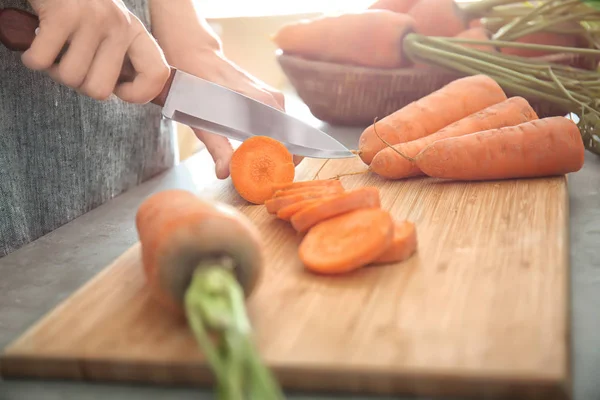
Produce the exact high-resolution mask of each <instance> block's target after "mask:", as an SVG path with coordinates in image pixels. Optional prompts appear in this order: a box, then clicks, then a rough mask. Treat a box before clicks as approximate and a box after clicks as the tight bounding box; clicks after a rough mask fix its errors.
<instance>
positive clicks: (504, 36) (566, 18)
mask: <svg viewBox="0 0 600 400" xmlns="http://www.w3.org/2000/svg"><path fill="white" fill-rule="evenodd" d="M591 14H597V12H595V11H583V12H580V13H573V14H568V15H565V16H562V17H559V18H556V19H550V20H546V21H544V22H540V23H537V24H532V25H531V26H530V27H528V28H524V29H522V30H520V31H517V32H514V33H513V34H512V35H509V34H506V33H501V34H500V35H499V34H498V33H496V34H495V35H493V37H492V39H494V40H496V39H504V40H509V41H510V40H515V39H518V38H520V37H523V36H525V35H529V34H532V33H535V32H539V31H542V30H544V28H546V27H548V26H552V25H554V24H558V23H561V22H569V21H573V20H580V19H581V17H583V16H586V15H591Z"/></svg>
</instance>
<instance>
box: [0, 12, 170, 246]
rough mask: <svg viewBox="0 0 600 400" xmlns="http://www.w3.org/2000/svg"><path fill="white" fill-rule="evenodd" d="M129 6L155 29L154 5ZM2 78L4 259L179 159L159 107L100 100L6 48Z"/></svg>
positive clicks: (0, 58)
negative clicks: (55, 79) (24, 61)
mask: <svg viewBox="0 0 600 400" xmlns="http://www.w3.org/2000/svg"><path fill="white" fill-rule="evenodd" d="M125 3H127V5H128V6H129V7H130V10H131V11H132V12H133V13H134V14H136V15H137V16H138V17H139V18H140V19H141V20H142V22H144V23H145V24H146V26H147V27H148V28H149V29H150V26H149V22H150V21H149V12H148V10H147V4H146V0H126V1H125ZM0 7H19V8H24V9H27V10H31V9H30V8H29V5H28V3H27V1H25V0H0ZM0 79H1V81H0V82H1V83H0V257H2V256H4V255H6V254H8V253H10V252H12V251H14V250H16V249H18V248H19V247H21V246H23V245H25V244H27V243H29V242H31V241H33V240H35V239H37V238H39V237H40V236H43V235H44V234H46V233H48V232H50V231H52V230H55V229H56V228H58V227H60V226H61V225H63V224H65V223H67V222H69V221H71V220H72V219H74V218H76V217H78V216H80V215H82V214H84V213H86V212H88V211H90V210H91V209H93V208H95V207H97V206H99V205H101V204H102V203H104V202H106V201H107V200H109V199H111V198H112V197H114V196H117V195H119V194H120V193H122V192H124V191H125V190H127V189H129V188H131V187H133V186H136V185H138V184H139V183H141V182H143V181H145V180H147V179H148V178H150V177H152V176H154V175H156V174H158V173H160V172H162V171H164V170H165V169H167V168H169V167H171V166H173V165H174V163H175V161H176V160H175V158H176V149H175V146H176V140H175V131H174V125H173V124H172V123H170V122H167V121H165V120H163V119H162V118H161V114H160V109H159V108H158V107H156V106H154V105H152V104H148V105H144V106H139V105H131V104H126V103H123V102H121V101H119V100H118V99H111V100H109V101H106V102H98V101H94V100H92V99H90V98H87V97H85V96H82V95H79V94H77V93H76V92H74V91H72V90H70V89H69V88H66V87H63V86H61V85H58V84H56V83H54V82H53V81H52V80H50V79H49V78H48V77H46V76H45V75H44V74H41V73H37V72H33V71H30V70H28V69H26V68H25V67H24V66H23V65H22V63H21V61H20V57H19V54H16V53H12V52H10V51H8V50H7V49H6V48H5V47H3V46H1V45H0Z"/></svg>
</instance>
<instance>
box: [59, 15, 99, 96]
mask: <svg viewBox="0 0 600 400" xmlns="http://www.w3.org/2000/svg"><path fill="white" fill-rule="evenodd" d="M99 44H100V35H99V34H98V31H97V30H95V29H93V28H90V26H89V25H85V26H83V27H82V28H81V29H80V30H78V31H76V32H75V34H74V35H73V39H72V40H71V43H70V44H69V49H68V50H67V52H66V53H65V55H64V56H63V57H62V59H61V61H60V64H58V65H55V66H52V67H51V68H50V70H49V71H48V73H49V75H50V76H51V77H52V78H53V79H54V80H56V81H59V82H61V83H62V84H64V85H66V86H69V87H71V88H74V89H77V88H79V87H80V86H81V85H82V84H83V82H84V81H85V77H86V75H87V73H88V70H89V69H90V67H91V65H92V62H93V60H94V56H95V54H96V50H97V49H98V45H99Z"/></svg>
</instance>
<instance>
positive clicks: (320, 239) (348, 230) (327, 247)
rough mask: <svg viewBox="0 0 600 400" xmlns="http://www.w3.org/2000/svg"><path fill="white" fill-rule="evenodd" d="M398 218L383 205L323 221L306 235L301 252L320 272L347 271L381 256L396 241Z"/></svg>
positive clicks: (306, 260) (299, 249) (304, 260)
mask: <svg viewBox="0 0 600 400" xmlns="http://www.w3.org/2000/svg"><path fill="white" fill-rule="evenodd" d="M393 235H394V221H393V219H392V216H391V215H390V213H389V212H387V211H385V210H382V209H380V208H362V209H357V210H354V211H351V212H348V213H344V214H341V215H338V216H336V217H334V218H331V219H328V220H326V221H323V222H320V223H319V224H317V225H316V226H314V227H313V228H312V229H311V230H310V231H309V232H308V233H307V234H306V236H305V237H304V239H303V240H302V242H301V243H300V246H299V248H298V255H299V257H300V260H301V261H302V263H303V264H304V266H305V267H306V268H307V269H308V270H310V271H312V272H316V273H319V274H329V275H334V274H344V273H348V272H351V271H354V270H357V269H359V268H362V267H364V266H366V265H368V264H370V263H371V262H373V261H374V260H376V259H377V257H379V256H380V255H381V254H382V253H383V252H384V251H385V250H386V249H387V248H389V246H390V244H391V243H392V239H393Z"/></svg>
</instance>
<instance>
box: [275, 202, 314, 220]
mask: <svg viewBox="0 0 600 400" xmlns="http://www.w3.org/2000/svg"><path fill="white" fill-rule="evenodd" d="M321 201H322V200H321V199H319V198H317V199H309V200H302V201H298V202H296V203H292V204H290V205H288V206H286V207H282V208H281V209H279V211H277V218H279V219H282V220H284V221H289V220H290V219H291V218H292V216H293V215H294V214H296V213H297V212H298V211H300V210H302V209H303V208H306V207H309V206H312V205H313V204H317V203H320V202H321Z"/></svg>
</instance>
